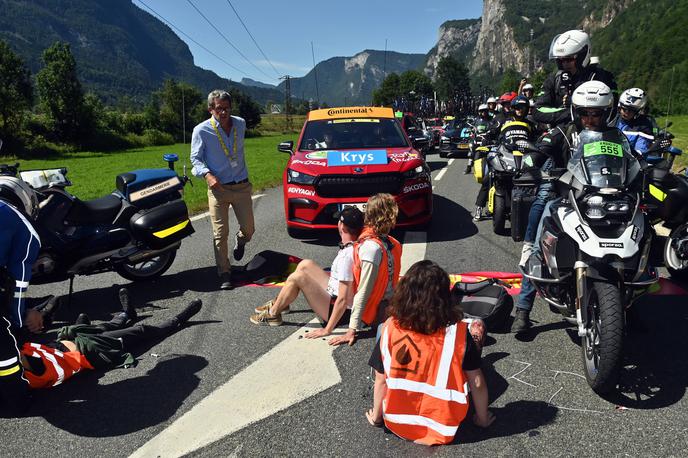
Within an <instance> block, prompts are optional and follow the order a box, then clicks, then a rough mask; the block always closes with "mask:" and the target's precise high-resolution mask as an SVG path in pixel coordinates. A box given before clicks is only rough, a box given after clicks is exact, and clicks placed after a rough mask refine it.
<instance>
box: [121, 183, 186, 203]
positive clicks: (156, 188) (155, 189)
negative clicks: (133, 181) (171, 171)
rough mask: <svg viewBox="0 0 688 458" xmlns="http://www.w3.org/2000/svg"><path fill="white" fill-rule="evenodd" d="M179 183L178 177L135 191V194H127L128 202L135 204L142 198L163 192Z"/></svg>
mask: <svg viewBox="0 0 688 458" xmlns="http://www.w3.org/2000/svg"><path fill="white" fill-rule="evenodd" d="M179 183H180V181H179V178H178V177H173V178H170V179H169V180H166V181H163V182H161V183H157V184H154V185H153V186H149V187H147V188H143V189H141V190H140V191H135V192H132V193H130V194H129V201H130V202H135V201H137V200H139V199H143V198H144V197H148V196H152V195H153V194H157V193H159V192H163V191H165V190H166V189H168V188H171V187H172V186H176V185H178V184H179Z"/></svg>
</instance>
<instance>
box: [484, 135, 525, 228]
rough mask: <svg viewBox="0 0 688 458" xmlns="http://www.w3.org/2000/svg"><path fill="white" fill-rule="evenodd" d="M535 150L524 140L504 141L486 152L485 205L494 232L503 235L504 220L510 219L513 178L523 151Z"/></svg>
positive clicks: (520, 164)
mask: <svg viewBox="0 0 688 458" xmlns="http://www.w3.org/2000/svg"><path fill="white" fill-rule="evenodd" d="M531 150H536V148H535V146H534V145H533V144H532V143H530V142H528V141H525V140H516V141H512V142H505V143H502V144H500V145H499V146H497V147H495V148H492V149H491V150H490V152H489V153H487V157H486V162H487V164H488V166H489V170H490V172H489V177H490V192H489V194H488V200H487V207H488V209H489V211H490V212H491V213H492V229H493V230H494V232H495V234H499V235H504V234H505V228H506V222H507V221H509V220H510V219H511V202H512V191H513V188H514V178H515V177H516V175H517V174H518V173H519V171H520V170H521V167H522V162H523V161H522V159H523V155H524V152H529V151H531Z"/></svg>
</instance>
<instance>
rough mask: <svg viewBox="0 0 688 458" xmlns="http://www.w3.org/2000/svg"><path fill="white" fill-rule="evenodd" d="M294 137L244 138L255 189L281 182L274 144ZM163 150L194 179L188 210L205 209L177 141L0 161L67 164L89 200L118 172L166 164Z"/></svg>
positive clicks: (76, 190) (280, 159)
mask: <svg viewBox="0 0 688 458" xmlns="http://www.w3.org/2000/svg"><path fill="white" fill-rule="evenodd" d="M297 137H298V135H297V134H284V135H282V134H280V135H273V136H263V137H255V138H247V139H246V143H245V145H246V162H247V166H248V171H249V176H250V178H251V182H252V183H253V189H254V191H258V190H261V189H265V188H268V187H271V186H275V185H278V184H280V183H281V181H282V172H283V170H284V167H285V165H286V164H287V159H288V158H289V155H288V154H285V153H280V152H278V151H277V145H278V144H279V142H281V141H285V140H293V141H294V142H296V140H297ZM165 153H176V154H177V155H179V162H177V163H176V169H177V172H178V173H179V174H180V175H181V174H182V167H183V166H184V164H186V165H187V174H188V175H189V176H190V177H191V179H192V181H193V183H194V186H186V188H185V191H184V200H185V201H186V203H187V205H188V206H189V210H190V211H191V212H193V213H198V212H201V211H204V210H206V209H207V208H208V201H207V194H206V190H207V186H206V184H205V181H204V180H203V179H200V178H196V177H193V176H191V166H190V162H189V153H190V147H189V145H188V144H181V143H178V144H175V145H168V146H152V147H147V148H135V149H128V150H123V151H115V152H107V153H102V152H93V151H85V152H76V153H65V154H62V155H59V156H56V157H52V158H49V159H31V160H19V159H16V158H14V157H3V158H0V163H14V162H20V164H21V167H20V169H21V170H31V169H49V168H59V167H67V169H68V170H69V173H68V175H67V177H68V178H69V179H70V180H71V181H72V183H74V185H73V186H72V187H70V188H69V191H70V192H71V193H73V194H74V195H75V196H77V197H78V198H79V199H82V200H90V199H95V198H98V197H102V196H104V195H106V194H109V193H111V192H112V191H113V190H114V189H115V177H116V176H117V175H119V174H120V173H124V172H129V171H132V170H137V169H150V168H161V167H167V164H166V163H165V162H164V161H163V159H162V155H163V154H165Z"/></svg>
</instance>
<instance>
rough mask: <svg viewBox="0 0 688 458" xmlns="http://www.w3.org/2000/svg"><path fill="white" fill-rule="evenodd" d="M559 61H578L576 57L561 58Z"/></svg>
mask: <svg viewBox="0 0 688 458" xmlns="http://www.w3.org/2000/svg"><path fill="white" fill-rule="evenodd" d="M557 60H559V61H561V62H573V61H574V60H576V56H573V57H559V58H558V59H557Z"/></svg>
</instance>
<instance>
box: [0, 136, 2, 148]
mask: <svg viewBox="0 0 688 458" xmlns="http://www.w3.org/2000/svg"><path fill="white" fill-rule="evenodd" d="M0 150H2V138H0Z"/></svg>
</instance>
